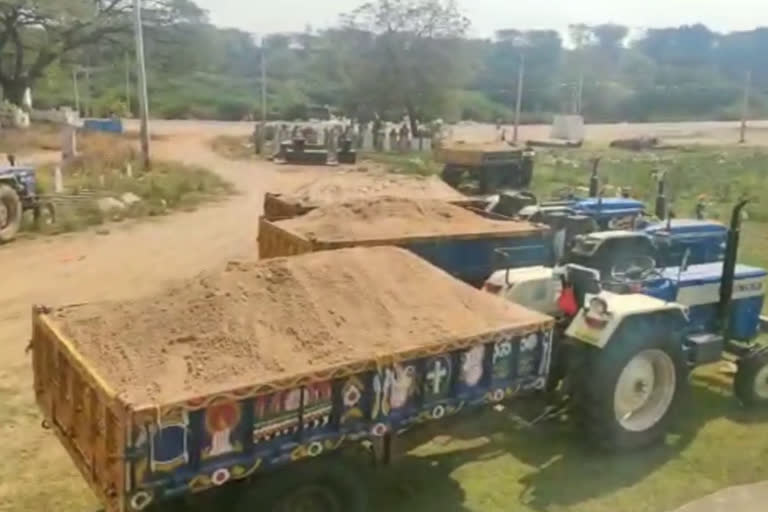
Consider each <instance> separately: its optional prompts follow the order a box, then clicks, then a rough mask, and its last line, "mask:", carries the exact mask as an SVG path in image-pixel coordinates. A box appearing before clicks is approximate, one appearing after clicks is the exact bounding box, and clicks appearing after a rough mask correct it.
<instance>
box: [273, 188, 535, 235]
mask: <svg viewBox="0 0 768 512" xmlns="http://www.w3.org/2000/svg"><path fill="white" fill-rule="evenodd" d="M276 224H277V225H278V226H280V227H282V228H285V229H287V230H289V231H292V232H294V233H298V234H301V235H304V236H305V237H307V238H309V239H317V240H323V241H353V240H375V239H383V240H387V239H393V238H401V237H418V236H435V235H457V234H475V233H493V232H504V233H506V232H516V231H520V232H531V231H536V230H539V229H541V228H537V227H533V226H532V225H531V224H530V223H528V222H515V221H495V220H490V219H486V218H484V217H481V216H480V215H478V214H476V213H473V212H471V211H469V210H467V209H466V208H462V207H461V206H455V205H452V204H449V203H446V202H444V201H440V200H437V199H407V198H398V197H376V198H372V199H357V200H352V201H347V202H343V203H337V204H329V205H325V206H320V207H318V208H316V209H314V210H312V211H311V212H309V213H307V214H305V215H302V216H300V217H295V218H292V219H287V220H282V221H278V222H276Z"/></svg>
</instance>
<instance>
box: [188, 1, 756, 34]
mask: <svg viewBox="0 0 768 512" xmlns="http://www.w3.org/2000/svg"><path fill="white" fill-rule="evenodd" d="M195 2H196V3H197V4H198V5H200V6H201V7H203V8H205V9H207V10H208V11H209V13H210V16H211V20H212V21H213V22H214V23H215V24H217V25H220V26H226V27H237V28H240V29H242V30H246V31H249V32H283V31H296V30H303V29H304V27H305V26H306V25H308V24H309V25H312V26H313V27H315V28H322V27H325V26H328V25H331V24H333V23H335V22H336V21H337V20H338V15H339V14H340V13H342V12H348V11H350V10H352V9H354V8H355V7H357V6H358V5H360V4H361V3H364V0H269V1H267V0H195ZM458 2H459V5H460V6H461V8H462V10H463V11H464V13H465V14H466V15H467V16H468V17H469V18H470V19H471V20H472V31H473V33H474V35H479V36H490V35H492V34H493V33H494V31H495V30H497V29H500V28H556V29H558V30H564V29H565V28H566V27H567V26H568V24H570V23H578V22H584V23H600V22H614V23H621V24H623V25H628V26H630V27H632V28H634V29H642V28H645V27H648V26H654V27H659V26H670V25H681V24H690V23H699V22H701V23H704V24H705V25H708V26H709V27H710V28H712V29H716V30H720V31H728V30H744V29H751V28H754V27H755V26H756V25H760V24H764V25H768V2H766V0H631V1H630V0H533V1H528V2H526V1H523V2H519V1H514V0H458Z"/></svg>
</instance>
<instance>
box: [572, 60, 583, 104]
mask: <svg viewBox="0 0 768 512" xmlns="http://www.w3.org/2000/svg"><path fill="white" fill-rule="evenodd" d="M583 98H584V67H583V65H582V69H581V71H580V72H579V85H578V86H577V88H576V111H575V112H574V114H576V115H581V105H582V101H583Z"/></svg>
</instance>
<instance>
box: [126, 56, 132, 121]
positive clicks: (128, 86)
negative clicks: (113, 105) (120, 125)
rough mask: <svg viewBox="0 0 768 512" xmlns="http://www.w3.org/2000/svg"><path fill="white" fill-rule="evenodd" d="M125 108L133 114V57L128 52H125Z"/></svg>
mask: <svg viewBox="0 0 768 512" xmlns="http://www.w3.org/2000/svg"><path fill="white" fill-rule="evenodd" d="M125 106H126V108H127V109H128V113H129V114H132V113H133V110H131V56H130V55H129V54H128V52H125Z"/></svg>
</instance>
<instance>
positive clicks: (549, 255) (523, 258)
mask: <svg viewBox="0 0 768 512" xmlns="http://www.w3.org/2000/svg"><path fill="white" fill-rule="evenodd" d="M475 213H476V214H477V215H478V216H485V215H488V214H486V213H485V212H481V211H475ZM502 219H503V220H502ZM497 220H498V221H499V222H502V223H505V224H506V225H507V226H508V228H507V229H495V230H488V231H486V232H473V233H462V232H457V233H456V234H452V235H431V236H429V235H416V236H413V235H412V236H407V235H404V236H402V237H398V238H389V237H387V238H376V239H373V238H372V239H357V238H349V239H344V240H333V241H331V240H322V239H318V238H314V237H308V236H305V235H303V234H301V233H298V232H296V231H294V230H292V229H290V228H289V227H287V226H285V224H284V223H283V222H284V221H270V220H267V219H266V218H264V217H262V218H261V219H259V257H260V258H262V259H263V258H273V257H278V256H291V255H296V254H303V253H306V252H314V251H324V250H332V249H340V248H344V247H357V246H362V247H373V246H380V245H394V246H397V247H402V248H404V249H408V250H410V251H411V252H413V253H415V254H417V255H419V256H421V257H422V258H424V259H425V260H427V261H428V262H430V263H432V264H433V265H435V266H436V267H438V268H440V269H442V270H444V271H445V272H447V273H449V274H451V275H452V276H454V277H456V278H457V279H460V280H461V281H464V282H466V283H469V284H471V285H473V286H476V287H480V286H481V285H482V284H483V283H484V282H485V280H486V279H487V278H488V276H490V275H491V274H492V273H493V272H494V271H496V270H498V269H501V268H507V267H509V266H510V261H511V262H512V263H511V265H512V266H513V267H526V266H531V265H553V264H554V259H555V256H554V250H553V244H552V235H551V231H550V229H549V228H548V227H547V226H544V225H541V224H533V223H530V222H526V221H516V220H511V219H506V218H504V217H498V216H497ZM500 252H504V253H505V254H514V257H512V258H511V259H510V258H500V257H499V253H500Z"/></svg>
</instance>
